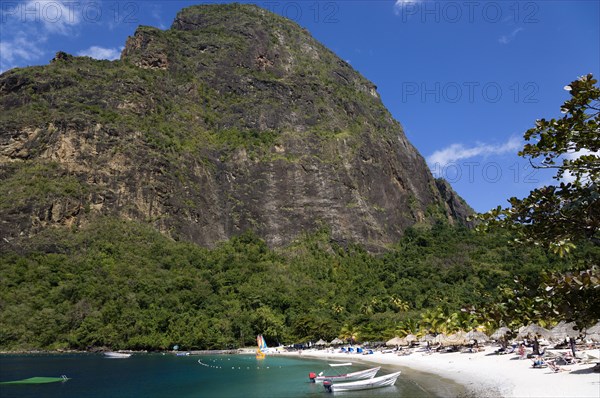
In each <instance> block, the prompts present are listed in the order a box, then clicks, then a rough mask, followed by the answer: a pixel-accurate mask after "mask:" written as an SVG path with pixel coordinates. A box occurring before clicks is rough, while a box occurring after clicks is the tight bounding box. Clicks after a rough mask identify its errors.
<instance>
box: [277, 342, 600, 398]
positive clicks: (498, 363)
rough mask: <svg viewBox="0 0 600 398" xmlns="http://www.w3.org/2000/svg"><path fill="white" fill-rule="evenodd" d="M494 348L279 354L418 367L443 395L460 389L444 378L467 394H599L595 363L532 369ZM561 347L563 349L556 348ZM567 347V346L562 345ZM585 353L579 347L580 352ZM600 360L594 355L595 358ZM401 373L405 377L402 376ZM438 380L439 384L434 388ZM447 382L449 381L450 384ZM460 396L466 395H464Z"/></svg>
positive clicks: (596, 352)
mask: <svg viewBox="0 0 600 398" xmlns="http://www.w3.org/2000/svg"><path fill="white" fill-rule="evenodd" d="M494 351H495V348H494V347H486V348H485V349H484V350H482V351H480V352H477V353H461V352H453V353H433V354H425V353H424V352H419V351H415V352H413V353H411V354H410V355H402V356H398V355H396V354H393V353H388V354H383V353H380V352H378V353H375V354H372V355H362V354H347V353H337V352H333V353H332V352H328V351H326V350H305V351H304V352H303V353H302V354H301V355H298V354H297V353H282V354H281V355H288V356H297V357H300V358H301V357H306V358H314V359H321V360H336V361H348V360H349V359H351V360H354V361H358V362H362V363H370V364H377V365H384V366H388V367H392V368H395V369H399V370H401V371H402V372H403V373H404V374H406V375H408V377H409V378H411V379H412V376H417V377H416V378H417V380H416V382H417V384H418V383H419V380H418V379H419V375H418V374H416V373H415V374H411V372H420V373H424V374H428V375H434V376H435V377H437V378H442V380H441V381H442V383H431V380H426V384H427V388H426V389H427V390H428V391H431V387H432V386H433V391H431V392H433V393H435V394H436V395H439V396H442V397H444V396H448V397H450V396H456V392H457V391H456V390H455V389H454V388H452V387H451V386H450V390H453V391H444V388H443V384H444V383H443V379H446V380H447V381H450V382H453V383H456V384H458V385H460V386H461V387H463V388H464V390H465V393H466V396H476V397H490V398H491V397H504V398H513V397H514V398H517V397H518V398H521V397H556V398H559V397H561V398H569V397H572V398H584V397H585V398H587V397H590V398H592V397H595V398H598V397H599V396H600V375H599V374H598V373H593V372H592V371H591V370H590V369H591V368H592V367H593V366H594V364H593V363H591V364H581V363H579V364H575V365H567V366H561V367H562V368H563V369H565V371H562V372H558V373H555V372H553V371H552V370H550V369H549V368H541V369H534V368H532V366H531V365H532V361H531V360H529V359H523V360H520V359H519V357H518V356H516V355H511V354H507V355H496V354H494ZM558 351H559V352H561V350H558ZM562 351H564V350H562ZM586 352H587V353H588V354H590V355H593V356H594V357H596V358H600V350H598V349H594V350H587V351H586ZM581 353H582V352H581V351H580V352H579V354H581ZM598 361H600V359H597V360H595V362H598ZM401 377H402V376H401ZM429 377H431V376H429ZM436 384H438V386H437V387H436ZM446 384H447V383H446ZM461 395H462V394H461Z"/></svg>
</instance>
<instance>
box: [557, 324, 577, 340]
mask: <svg viewBox="0 0 600 398" xmlns="http://www.w3.org/2000/svg"><path fill="white" fill-rule="evenodd" d="M574 326H575V322H569V323H566V322H565V321H560V322H559V324H558V325H556V326H555V327H553V328H552V330H551V331H550V332H551V333H552V338H553V339H554V340H564V339H568V338H571V337H573V338H576V337H578V336H579V331H578V330H575V328H574Z"/></svg>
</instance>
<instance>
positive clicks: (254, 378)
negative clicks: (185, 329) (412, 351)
mask: <svg viewBox="0 0 600 398" xmlns="http://www.w3.org/2000/svg"><path fill="white" fill-rule="evenodd" d="M199 360H200V362H201V363H198V361H199ZM367 367H369V366H367V365H358V364H357V365H356V366H353V367H352V370H359V369H366V368H367ZM325 368H328V366H327V364H326V363H324V362H323V361H317V360H311V359H297V358H289V357H284V356H268V357H267V358H266V359H264V360H257V359H256V358H254V356H250V355H219V356H187V357H177V356H174V355H161V354H134V355H133V356H132V357H131V358H128V359H109V358H105V357H103V356H102V355H99V354H70V355H52V354H47V355H0V381H9V380H19V379H25V378H29V377H34V376H52V377H58V376H60V375H63V374H64V375H67V376H68V377H70V378H71V380H69V381H67V382H65V383H51V384H41V385H0V397H2V398H12V397H15V398H17V397H18V398H27V397H35V398H39V397H48V398H53V397H57V398H58V397H60V398H70V397H77V398H86V397H115V398H117V397H127V398H137V397H144V398H153V397H156V398H163V397H181V398H186V397H203V398H211V397H215V398H216V397H232V398H233V397H240V398H268V397H273V398H278V397H283V398H287V397H290V398H295V397H328V396H331V394H329V393H326V392H325V391H324V389H323V386H322V385H321V384H314V383H310V382H309V381H308V373H309V372H311V371H316V372H320V371H321V370H324V369H325ZM382 373H388V370H385V371H384V370H383V369H382V371H380V374H382ZM422 386H423V383H422V381H421V382H419V381H415V379H414V378H413V379H411V378H409V377H406V376H405V375H404V374H402V375H401V376H400V378H399V379H398V381H397V382H396V385H394V386H392V387H387V388H382V389H378V390H371V391H360V392H349V393H337V394H335V395H336V396H339V395H343V396H345V397H380V398H387V397H411V398H412V397H416V398H421V397H423V398H424V397H435V396H436V394H439V391H438V392H436V391H435V389H433V391H431V390H429V391H428V390H427V387H425V388H423V387H422ZM444 395H445V394H444Z"/></svg>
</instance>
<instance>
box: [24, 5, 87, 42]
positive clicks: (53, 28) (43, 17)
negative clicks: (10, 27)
mask: <svg viewBox="0 0 600 398" xmlns="http://www.w3.org/2000/svg"><path fill="white" fill-rule="evenodd" d="M77 5H79V6H80V5H81V4H80V3H75V2H70V1H63V0H29V1H28V2H27V3H25V4H23V5H22V6H21V7H22V9H21V10H20V12H21V16H20V17H21V19H23V22H31V21H35V22H41V23H42V25H43V26H44V30H45V31H46V32H48V33H56V34H61V35H69V34H72V31H71V29H70V28H71V27H73V26H76V25H79V24H80V23H81V12H80V11H81V10H80V9H78V8H77V7H75V6H77Z"/></svg>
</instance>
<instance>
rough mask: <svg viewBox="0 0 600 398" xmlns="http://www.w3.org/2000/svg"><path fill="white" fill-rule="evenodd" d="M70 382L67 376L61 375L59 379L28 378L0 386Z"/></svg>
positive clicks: (3, 382)
mask: <svg viewBox="0 0 600 398" xmlns="http://www.w3.org/2000/svg"><path fill="white" fill-rule="evenodd" d="M67 380H70V379H69V378H68V377H67V376H65V375H62V376H60V377H30V378H29V379H23V380H13V381H2V382H0V384H46V383H57V382H59V381H60V382H65V381H67Z"/></svg>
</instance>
